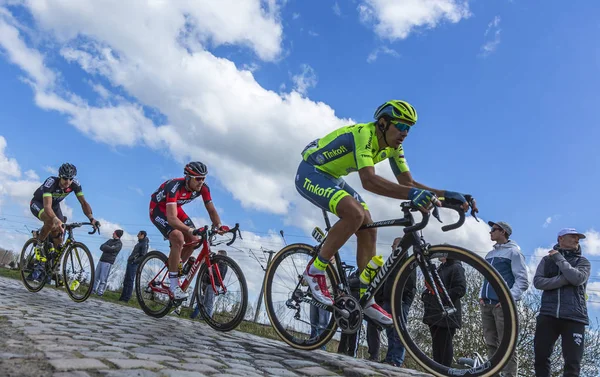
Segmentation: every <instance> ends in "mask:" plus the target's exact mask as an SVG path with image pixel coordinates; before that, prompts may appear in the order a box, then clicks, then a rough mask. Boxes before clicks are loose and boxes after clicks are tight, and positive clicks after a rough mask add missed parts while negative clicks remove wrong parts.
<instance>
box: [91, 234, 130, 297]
mask: <svg viewBox="0 0 600 377" xmlns="http://www.w3.org/2000/svg"><path fill="white" fill-rule="evenodd" d="M122 236H123V231H122V230H121V229H117V230H115V231H114V232H113V234H112V238H111V239H110V240H108V241H106V242H105V243H103V244H102V246H100V250H101V251H102V256H101V257H100V261H99V262H98V265H97V266H96V280H95V281H94V289H93V290H92V292H93V293H95V294H97V295H98V296H102V295H103V294H104V290H105V289H106V283H107V281H108V275H109V274H110V269H111V268H112V265H113V264H114V263H115V260H116V259H117V255H119V252H120V251H121V248H122V247H123V243H122V242H121V237H122Z"/></svg>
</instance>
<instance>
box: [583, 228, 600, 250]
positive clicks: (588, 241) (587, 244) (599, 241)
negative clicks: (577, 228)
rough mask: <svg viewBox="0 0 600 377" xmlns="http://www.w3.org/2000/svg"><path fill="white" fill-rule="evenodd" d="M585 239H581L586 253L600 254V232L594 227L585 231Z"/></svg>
mask: <svg viewBox="0 0 600 377" xmlns="http://www.w3.org/2000/svg"><path fill="white" fill-rule="evenodd" d="M585 237H586V238H585V239H584V240H581V247H582V250H583V252H584V253H585V254H586V255H600V233H599V232H597V231H595V230H594V229H590V230H588V231H587V232H585Z"/></svg>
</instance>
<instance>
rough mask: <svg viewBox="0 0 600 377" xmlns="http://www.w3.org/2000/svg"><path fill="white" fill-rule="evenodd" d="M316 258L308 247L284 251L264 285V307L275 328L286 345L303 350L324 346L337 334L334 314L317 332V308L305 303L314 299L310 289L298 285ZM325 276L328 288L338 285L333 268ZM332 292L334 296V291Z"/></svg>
mask: <svg viewBox="0 0 600 377" xmlns="http://www.w3.org/2000/svg"><path fill="white" fill-rule="evenodd" d="M314 256H315V249H314V247H312V246H310V245H307V244H301V243H297V244H291V245H288V246H286V247H284V248H283V249H281V250H280V251H279V252H278V253H277V254H276V255H275V257H273V260H272V261H271V265H270V266H269V269H268V270H267V273H266V276H265V283H264V294H265V307H266V310H267V315H268V316H269V320H270V321H271V324H272V325H273V328H274V329H275V331H276V332H277V334H278V335H279V336H280V337H281V339H283V340H284V341H285V342H286V343H287V344H289V345H290V346H292V347H295V348H299V349H304V350H313V349H316V348H319V347H321V346H323V345H325V344H326V343H327V342H329V340H331V338H332V337H333V336H334V335H335V332H336V330H337V324H336V322H335V319H334V316H333V315H331V313H330V315H329V321H328V324H327V325H326V326H325V328H316V326H315V325H313V324H311V321H310V317H311V315H310V312H311V310H315V309H317V308H316V307H312V305H311V304H310V303H308V302H306V301H304V300H307V299H310V298H311V296H310V293H309V290H308V287H307V286H305V285H302V284H300V285H299V284H298V283H300V282H301V280H302V274H303V273H304V269H305V268H306V266H307V265H308V263H309V262H310V261H311V259H312V258H313V257H314ZM326 275H327V286H328V287H332V286H337V285H338V284H339V281H338V278H337V275H336V273H335V271H334V269H333V266H331V264H330V265H329V266H328V267H327V274H326ZM329 291H330V292H332V289H331V288H330V290H329Z"/></svg>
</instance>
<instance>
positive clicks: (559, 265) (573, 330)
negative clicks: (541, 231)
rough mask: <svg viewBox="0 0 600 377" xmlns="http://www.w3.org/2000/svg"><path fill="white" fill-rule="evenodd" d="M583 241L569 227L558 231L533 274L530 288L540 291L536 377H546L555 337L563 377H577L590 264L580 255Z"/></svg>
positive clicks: (585, 317) (581, 348)
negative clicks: (559, 339) (559, 344)
mask: <svg viewBox="0 0 600 377" xmlns="http://www.w3.org/2000/svg"><path fill="white" fill-rule="evenodd" d="M583 238H585V235H583V234H581V233H579V232H577V231H576V230H575V229H573V228H566V229H562V230H561V231H560V232H559V233H558V244H557V245H555V246H554V248H553V249H552V250H550V251H549V252H548V255H547V256H545V257H544V258H543V259H542V261H541V262H540V264H539V265H538V268H537V270H536V272H535V276H534V278H533V285H534V287H536V288H537V289H541V290H542V291H543V293H542V306H541V307H540V314H539V316H538V318H537V323H536V327H535V337H534V340H533V348H534V353H535V375H536V377H549V376H550V356H551V355H552V351H553V350H554V344H555V343H556V340H558V337H559V336H560V337H561V338H562V353H563V359H564V361H565V367H564V374H563V376H565V377H571V376H579V371H580V368H581V358H582V357H583V349H584V334H585V326H586V325H588V324H589V319H588V314H587V305H586V302H585V295H586V293H585V289H586V286H587V281H588V278H589V277H590V271H591V265H590V262H589V261H588V260H587V259H586V258H585V257H584V256H582V255H581V247H580V246H579V240H580V239H583Z"/></svg>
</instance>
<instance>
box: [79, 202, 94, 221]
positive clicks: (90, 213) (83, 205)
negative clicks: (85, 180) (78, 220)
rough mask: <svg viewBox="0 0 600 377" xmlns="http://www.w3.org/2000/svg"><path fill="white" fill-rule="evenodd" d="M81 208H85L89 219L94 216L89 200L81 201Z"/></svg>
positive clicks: (85, 213) (84, 212) (84, 210)
mask: <svg viewBox="0 0 600 377" xmlns="http://www.w3.org/2000/svg"><path fill="white" fill-rule="evenodd" d="M81 209H82V210H83V214H84V215H85V217H87V218H88V219H89V220H92V219H93V218H94V215H93V214H92V206H90V203H88V202H87V201H85V202H83V203H81Z"/></svg>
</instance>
